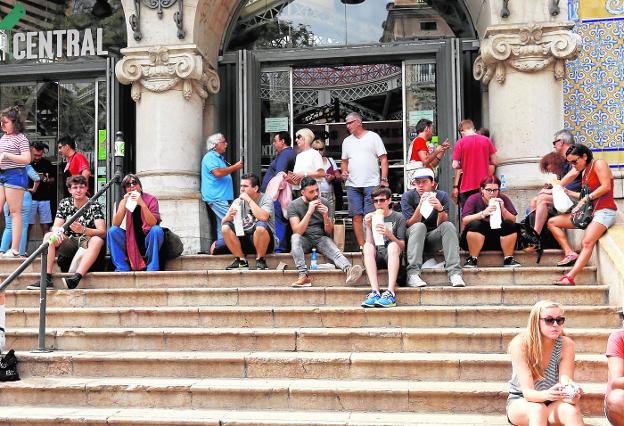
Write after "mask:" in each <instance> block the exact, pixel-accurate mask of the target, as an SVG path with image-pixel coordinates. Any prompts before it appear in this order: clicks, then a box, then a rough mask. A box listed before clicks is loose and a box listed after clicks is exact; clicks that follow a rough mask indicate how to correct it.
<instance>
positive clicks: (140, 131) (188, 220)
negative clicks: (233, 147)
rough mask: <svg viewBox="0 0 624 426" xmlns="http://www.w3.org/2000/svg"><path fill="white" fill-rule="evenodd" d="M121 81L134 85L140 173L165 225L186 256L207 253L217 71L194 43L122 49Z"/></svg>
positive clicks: (217, 83) (137, 162)
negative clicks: (208, 141)
mask: <svg viewBox="0 0 624 426" xmlns="http://www.w3.org/2000/svg"><path fill="white" fill-rule="evenodd" d="M122 53H123V54H124V55H125V56H124V58H123V59H122V60H121V61H119V62H118V63H117V67H116V69H115V72H116V75H117V78H118V79H119V81H120V82H121V83H122V84H132V91H131V93H132V99H134V101H135V102H136V114H137V117H136V122H137V133H136V159H137V161H136V169H137V174H138V175H139V176H140V177H141V181H142V183H143V186H144V189H145V191H146V192H149V193H151V194H153V195H155V196H156V197H157V198H158V200H159V202H160V211H161V215H162V220H163V225H164V226H167V227H169V228H171V229H172V230H173V231H174V232H176V233H177V234H178V235H180V237H181V238H182V240H183V242H184V249H185V253H186V254H189V253H197V252H198V251H207V250H208V247H207V240H208V236H207V235H206V234H207V229H208V225H207V216H206V210H205V206H204V203H203V202H202V200H201V195H200V192H199V188H200V178H201V177H200V162H201V154H202V153H203V145H204V144H203V138H202V125H203V109H204V104H205V101H206V98H207V97H208V95H209V93H210V94H215V93H217V92H218V91H219V77H218V74H217V73H216V71H215V69H214V68H213V67H212V66H210V65H209V64H208V63H207V62H206V61H205V60H204V58H203V57H202V55H201V54H200V52H199V50H198V49H197V47H196V46H195V45H193V44H187V45H174V46H167V47H163V46H157V47H150V48H140V47H132V48H127V49H123V50H122Z"/></svg>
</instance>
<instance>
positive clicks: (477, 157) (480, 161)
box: [453, 133, 496, 193]
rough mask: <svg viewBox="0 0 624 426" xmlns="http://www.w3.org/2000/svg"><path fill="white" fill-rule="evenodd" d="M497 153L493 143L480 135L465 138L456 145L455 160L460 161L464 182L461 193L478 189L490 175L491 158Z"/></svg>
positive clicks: (462, 181)
mask: <svg viewBox="0 0 624 426" xmlns="http://www.w3.org/2000/svg"><path fill="white" fill-rule="evenodd" d="M495 152H496V148H494V145H493V144H492V141H491V140H490V139H489V138H487V137H485V136H483V135H479V134H476V133H475V134H474V135H468V136H464V137H463V138H461V139H460V140H458V141H457V143H456V144H455V148H454V149H453V160H454V161H459V163H460V165H461V169H462V173H463V174H462V180H461V185H460V187H459V192H460V193H463V192H468V191H472V190H473V189H478V188H479V184H480V183H481V179H483V178H484V177H486V176H487V175H488V168H489V166H490V156H491V155H492V154H494V153H495Z"/></svg>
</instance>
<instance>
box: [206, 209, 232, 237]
mask: <svg viewBox="0 0 624 426" xmlns="http://www.w3.org/2000/svg"><path fill="white" fill-rule="evenodd" d="M206 205H207V206H208V207H210V210H212V211H213V212H214V214H215V216H216V217H217V240H220V239H221V238H223V234H221V220H222V219H223V218H224V217H225V215H226V214H227V212H228V210H229V209H230V205H229V203H228V202H227V201H225V200H223V201H221V200H220V201H210V202H208V201H206Z"/></svg>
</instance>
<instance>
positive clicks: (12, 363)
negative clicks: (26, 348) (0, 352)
mask: <svg viewBox="0 0 624 426" xmlns="http://www.w3.org/2000/svg"><path fill="white" fill-rule="evenodd" d="M19 379H20V377H19V373H18V372H17V357H16V356H15V351H14V350H13V349H11V350H10V351H9V352H7V354H6V355H4V356H2V357H0V382H14V381H16V380H19Z"/></svg>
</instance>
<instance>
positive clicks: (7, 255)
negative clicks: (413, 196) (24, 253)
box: [2, 249, 21, 259]
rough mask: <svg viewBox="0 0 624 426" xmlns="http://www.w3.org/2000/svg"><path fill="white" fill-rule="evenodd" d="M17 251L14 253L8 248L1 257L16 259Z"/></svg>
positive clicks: (17, 256)
mask: <svg viewBox="0 0 624 426" xmlns="http://www.w3.org/2000/svg"><path fill="white" fill-rule="evenodd" d="M20 257H21V256H20V254H19V253H15V252H14V251H13V250H11V249H9V250H8V251H7V252H5V253H3V254H2V258H3V259H18V258H20Z"/></svg>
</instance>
